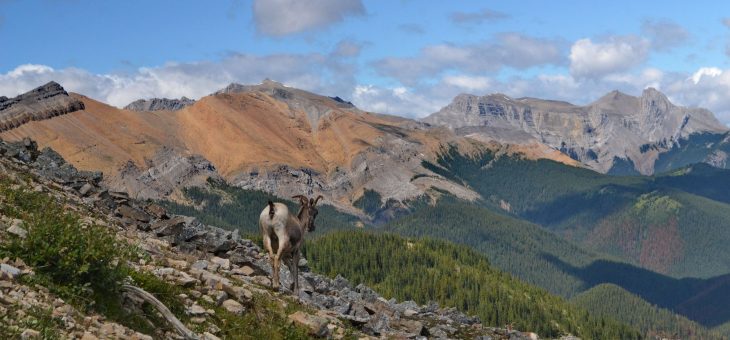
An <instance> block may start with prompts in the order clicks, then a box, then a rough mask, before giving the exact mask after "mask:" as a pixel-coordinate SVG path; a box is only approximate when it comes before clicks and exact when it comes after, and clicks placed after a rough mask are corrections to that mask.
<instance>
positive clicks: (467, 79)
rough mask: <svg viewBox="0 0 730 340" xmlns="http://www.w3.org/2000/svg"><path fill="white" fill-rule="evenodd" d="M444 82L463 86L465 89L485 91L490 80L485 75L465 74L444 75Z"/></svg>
mask: <svg viewBox="0 0 730 340" xmlns="http://www.w3.org/2000/svg"><path fill="white" fill-rule="evenodd" d="M444 83H446V84H448V85H452V86H456V87H460V88H463V89H464V90H466V91H485V90H487V89H488V88H489V86H490V85H491V81H490V80H489V78H487V77H480V76H467V75H459V76H446V77H444Z"/></svg>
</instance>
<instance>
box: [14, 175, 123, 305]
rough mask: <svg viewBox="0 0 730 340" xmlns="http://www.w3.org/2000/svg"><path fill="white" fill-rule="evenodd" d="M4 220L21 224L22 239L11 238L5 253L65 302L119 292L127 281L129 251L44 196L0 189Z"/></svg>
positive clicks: (100, 228) (110, 235) (109, 233)
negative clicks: (51, 286) (7, 217)
mask: <svg viewBox="0 0 730 340" xmlns="http://www.w3.org/2000/svg"><path fill="white" fill-rule="evenodd" d="M0 190H1V191H2V193H3V194H4V197H5V198H6V201H7V204H5V205H3V206H2V208H1V211H2V213H3V214H6V215H10V216H12V217H15V218H21V219H22V220H24V221H25V223H24V225H23V227H24V228H25V229H26V230H27V231H28V236H27V237H26V238H25V239H20V238H12V239H11V240H10V241H9V242H8V243H7V244H6V245H5V246H4V248H5V249H4V251H3V252H4V253H6V254H7V255H12V256H14V257H19V258H21V259H22V260H23V261H25V263H26V264H28V265H29V266H30V267H32V268H34V270H35V271H36V273H37V274H38V275H39V276H40V277H39V278H36V280H46V281H48V282H49V283H51V284H54V285H55V286H56V288H57V290H59V291H60V293H61V294H62V295H65V296H66V297H67V298H68V297H71V298H74V299H81V300H86V301H87V302H90V301H93V295H95V294H108V293H113V292H116V291H117V290H118V285H119V282H121V280H122V279H124V277H126V269H125V268H124V267H125V260H126V259H128V258H130V256H131V255H132V253H133V252H132V250H131V248H130V247H129V246H128V245H126V244H125V243H123V242H120V241H118V240H117V239H116V237H115V235H114V233H113V232H112V231H110V230H109V229H108V228H107V227H103V226H98V225H87V224H83V223H81V220H80V218H79V216H78V215H77V214H74V213H70V212H66V211H64V206H63V205H62V204H60V203H57V202H55V201H54V199H53V198H52V197H50V196H48V195H46V194H42V193H35V192H31V191H28V190H26V189H23V188H20V189H13V188H10V187H9V186H7V183H4V185H0Z"/></svg>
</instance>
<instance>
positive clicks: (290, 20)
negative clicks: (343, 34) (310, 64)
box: [253, 0, 365, 36]
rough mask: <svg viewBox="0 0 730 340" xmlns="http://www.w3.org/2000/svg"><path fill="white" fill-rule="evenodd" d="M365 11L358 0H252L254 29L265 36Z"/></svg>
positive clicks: (297, 29) (334, 21) (315, 26)
mask: <svg viewBox="0 0 730 340" xmlns="http://www.w3.org/2000/svg"><path fill="white" fill-rule="evenodd" d="M362 14H365V7H364V6H363V4H362V2H361V1H360V0H307V1H299V0H254V1H253V19H254V23H255V25H256V29H257V30H258V31H259V32H261V33H263V34H266V35H271V36H283V35H288V34H294V33H299V32H304V31H309V30H313V29H317V28H322V27H325V26H328V25H331V24H334V23H337V22H340V21H342V20H344V18H345V17H347V16H352V15H362Z"/></svg>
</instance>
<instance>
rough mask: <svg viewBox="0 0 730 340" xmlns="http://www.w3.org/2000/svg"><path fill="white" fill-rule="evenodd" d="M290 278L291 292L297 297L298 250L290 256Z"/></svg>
mask: <svg viewBox="0 0 730 340" xmlns="http://www.w3.org/2000/svg"><path fill="white" fill-rule="evenodd" d="M289 271H291V276H292V289H291V290H292V292H293V293H294V295H297V296H298V295H299V250H296V251H294V252H293V253H292V254H291V267H290V268H289Z"/></svg>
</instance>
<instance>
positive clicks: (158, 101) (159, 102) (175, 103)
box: [124, 97, 195, 111]
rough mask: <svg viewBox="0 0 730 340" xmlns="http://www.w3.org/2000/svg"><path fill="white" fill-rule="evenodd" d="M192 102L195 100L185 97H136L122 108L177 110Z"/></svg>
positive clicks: (133, 109)
mask: <svg viewBox="0 0 730 340" xmlns="http://www.w3.org/2000/svg"><path fill="white" fill-rule="evenodd" d="M193 104H195V100H193V99H190V98H187V97H181V98H180V99H168V98H152V99H138V100H135V101H133V102H131V103H129V105H127V106H125V107H124V109H125V110H132V111H177V110H181V109H183V108H185V107H187V106H190V105H193Z"/></svg>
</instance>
